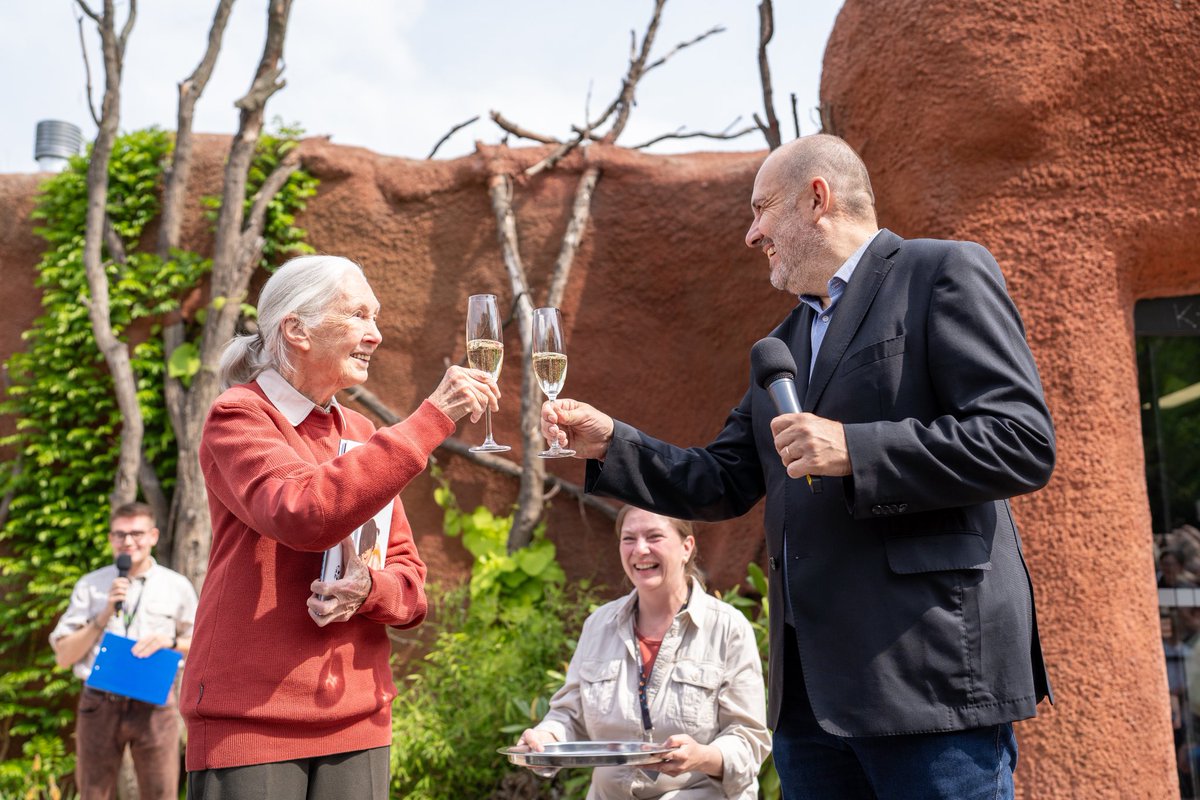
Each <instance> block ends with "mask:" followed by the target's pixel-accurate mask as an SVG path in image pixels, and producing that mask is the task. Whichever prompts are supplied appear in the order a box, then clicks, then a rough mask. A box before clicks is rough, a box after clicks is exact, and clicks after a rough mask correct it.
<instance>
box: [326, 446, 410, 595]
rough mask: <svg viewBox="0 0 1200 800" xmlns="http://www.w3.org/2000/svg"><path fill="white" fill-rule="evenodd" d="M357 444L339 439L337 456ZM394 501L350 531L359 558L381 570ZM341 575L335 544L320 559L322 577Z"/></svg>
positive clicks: (343, 571) (338, 548)
mask: <svg viewBox="0 0 1200 800" xmlns="http://www.w3.org/2000/svg"><path fill="white" fill-rule="evenodd" d="M360 444H362V442H356V441H354V440H353V439H342V441H341V443H340V444H339V445H338V455H342V454H344V453H346V452H347V451H348V450H350V449H352V448H355V447H358V446H359V445H360ZM395 503H396V501H395V500H392V501H390V502H389V503H388V504H387V505H386V506H384V507H383V508H381V509H380V510H379V513H378V514H376V515H375V516H373V517H371V518H370V519H369V520H367V521H366V522H364V523H363V524H362V525H360V526H358V527H357V528H355V529H354V531H353V532H352V533H351V534H350V537H351V540H352V541H353V542H354V552H356V553H358V557H359V558H360V559H362V561H363V563H364V564H366V565H367V566H368V567H369V568H371V569H383V562H384V559H385V558H387V546H388V535H389V534H390V533H391V531H392V506H393V505H395ZM344 574H346V569H345V566H344V565H343V564H342V546H341V545H340V544H336V545H334V546H333V547H331V548H329V549H328V550H326V551H325V555H324V557H323V558H322V559H321V580H322V581H324V582H326V583H330V582H332V581H336V580H338V579H339V578H341V577H342V576H343V575H344Z"/></svg>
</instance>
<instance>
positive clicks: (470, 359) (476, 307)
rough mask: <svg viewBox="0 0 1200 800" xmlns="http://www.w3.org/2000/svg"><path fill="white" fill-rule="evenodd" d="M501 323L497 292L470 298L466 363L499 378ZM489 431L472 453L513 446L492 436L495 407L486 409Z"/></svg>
mask: <svg viewBox="0 0 1200 800" xmlns="http://www.w3.org/2000/svg"><path fill="white" fill-rule="evenodd" d="M502 336H503V333H502V331H501V324H500V308H499V306H497V305H496V295H494V294H473V295H471V296H470V297H469V298H467V366H468V367H470V368H471V369H477V370H480V371H482V372H486V373H488V374H490V375H491V376H492V379H493V380H496V381H499V380H500V368H501V367H502V366H504V340H503V339H502V338H501V337H502ZM483 421H484V430H485V431H486V435H485V436H484V439H483V444H481V445H477V446H475V447H472V448H471V452H472V453H502V452H504V451H505V450H511V449H512V448H511V447H509V446H508V445H506V444H496V441H495V440H494V439H493V438H492V410H491V409H490V408H488V409H486V410H485V411H484V412H483Z"/></svg>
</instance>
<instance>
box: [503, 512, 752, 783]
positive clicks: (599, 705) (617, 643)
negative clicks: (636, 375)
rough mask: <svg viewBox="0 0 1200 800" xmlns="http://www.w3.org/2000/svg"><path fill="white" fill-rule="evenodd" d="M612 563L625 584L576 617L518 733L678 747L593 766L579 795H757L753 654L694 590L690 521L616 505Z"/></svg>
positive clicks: (746, 639) (727, 614) (538, 743)
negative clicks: (541, 697) (560, 665)
mask: <svg viewBox="0 0 1200 800" xmlns="http://www.w3.org/2000/svg"><path fill="white" fill-rule="evenodd" d="M617 531H618V534H619V536H620V553H621V566H622V567H624V569H625V574H626V575H627V576H628V577H629V580H630V581H631V582H632V583H633V586H634V590H633V591H632V592H630V593H629V594H628V595H626V596H625V597H623V598H621V599H618V600H614V601H613V602H611V603H608V604H607V605H604V606H602V607H601V608H599V609H598V610H597V611H595V612H594V613H593V614H592V615H591V616H589V617H588V619H587V621H586V622H585V623H584V625H583V632H582V633H581V634H580V636H579V644H578V646H577V647H576V650H575V654H574V656H573V657H572V659H571V665H570V667H569V668H568V669H567V679H566V683H564V684H563V687H562V688H561V689H559V690H558V692H557V693H556V694H555V695H554V697H553V698H552V699H551V701H550V711H549V713H548V714H547V715H546V718H545V719H543V720H542V721H541V722H540V723H538V725H537V726H536V727H534V728H530V729H529V730H527V731H525V732H524V733H523V734H522V735H521V744H525V745H528V746H529V747H530V748H532V749H533V750H537V751H540V750H542V749H543V746H544V745H545V744H546V743H549V742H562V741H638V740H641V741H646V742H662V743H664V744H665V745H667V746H672V747H677V748H678V749H676V750H674V751H672V752H670V753H668V754H667V755H666V756H664V760H663V762H662V764H661V765H655V768H654V769H651V768H649V767H642V768H638V767H598V768H596V769H595V771H594V772H593V775H592V786H591V790H590V791H589V792H588V798H589V800H608V799H609V798H612V800H616V799H617V798H621V799H622V800H625V799H627V798H631V797H632V798H666V797H670V798H679V800H684V799H685V798H686V800H707V799H708V798H714V799H715V798H737V799H738V800H753V798H756V797H757V796H758V771H759V768H760V767H761V765H762V762H763V761H764V760H765V759H766V757H767V753H768V752H769V751H770V747H771V745H770V734H769V733H768V732H767V726H766V703H765V691H764V688H763V677H762V665H761V661H760V659H759V655H758V648H757V646H756V644H755V640H754V631H753V630H752V629H751V627H750V623H749V622H747V621H746V618H745V617H743V616H742V614H741V613H740V612H739V611H737V610H736V609H735V608H733V607H732V606H730V605H729V604H728V603H724V602H722V601H720V600H718V599H716V598H715V597H712V596H711V595H708V594H706V593H705V591H704V587H703V586H702V585H701V583H700V581H699V580H698V578H697V577H696V570H695V566H694V562H695V555H696V540H695V537H694V536H693V535H692V527H691V524H690V523H688V522H685V521H682V520H676V519H671V518H669V517H663V516H660V515H658V514H652V513H650V512H648V511H642V510H641V509H637V508H633V507H632V506H625V507H624V508H622V509H621V513H620V514H619V515H618V516H617Z"/></svg>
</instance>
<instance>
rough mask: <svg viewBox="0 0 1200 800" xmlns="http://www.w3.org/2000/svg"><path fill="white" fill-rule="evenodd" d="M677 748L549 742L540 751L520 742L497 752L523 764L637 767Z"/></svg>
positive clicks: (635, 744)
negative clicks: (537, 751)
mask: <svg viewBox="0 0 1200 800" xmlns="http://www.w3.org/2000/svg"><path fill="white" fill-rule="evenodd" d="M678 749H679V748H677V747H664V746H663V745H661V744H654V743H652V742H550V743H548V744H547V745H546V749H545V750H544V751H543V752H541V753H534V752H533V751H531V750H530V749H529V747H528V746H527V745H523V744H519V745H515V746H513V747H501V748H500V749H499V750H498V751H497V752H499V753H501V754H502V755H505V756H507V757H508V760H509V761H511V762H512V763H514V764H516V765H518V766H522V767H623V766H631V767H637V766H642V765H644V764H658V763H661V762H662V760H663V755H664V754H666V753H670V752H671V751H673V750H678Z"/></svg>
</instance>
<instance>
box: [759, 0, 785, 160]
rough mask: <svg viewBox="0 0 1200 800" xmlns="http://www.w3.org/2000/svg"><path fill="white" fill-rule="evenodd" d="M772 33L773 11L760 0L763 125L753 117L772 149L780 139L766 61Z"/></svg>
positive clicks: (778, 143)
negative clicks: (765, 120) (764, 113)
mask: <svg viewBox="0 0 1200 800" xmlns="http://www.w3.org/2000/svg"><path fill="white" fill-rule="evenodd" d="M774 35H775V13H774V10H773V9H772V6H771V0H762V2H761V3H759V6H758V74H759V75H760V76H761V78H762V93H763V108H764V109H765V111H766V115H767V122H766V124H765V125H764V124H763V123H762V121H761V120H759V119H758V117H757V115H756V116H755V117H754V119H755V121H756V122H758V126H759V128H760V129H761V130H762V132H763V136H765V137H766V139H767V146H768V147H769V148H771V149H772V150H774V149H775V148H777V147H779V145H780V144H781V141H782V140H781V138H780V135H779V120H778V119H777V118H776V116H775V101H774V99H773V97H772V94H771V65H770V64H769V63H768V61H767V43H768V42H770V41H771V37H772V36H774Z"/></svg>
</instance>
